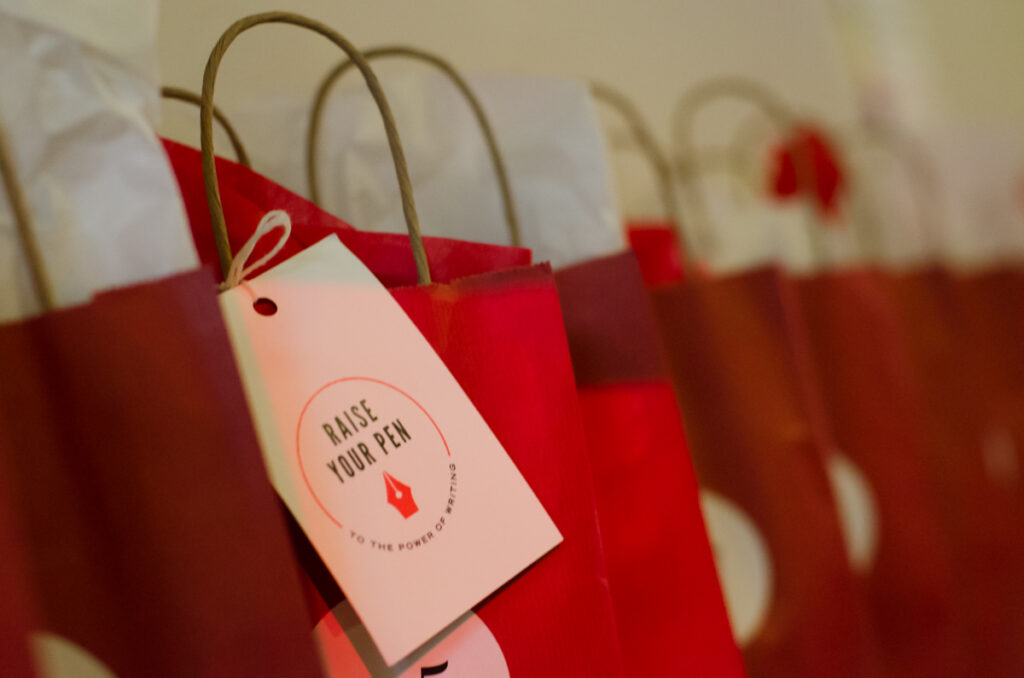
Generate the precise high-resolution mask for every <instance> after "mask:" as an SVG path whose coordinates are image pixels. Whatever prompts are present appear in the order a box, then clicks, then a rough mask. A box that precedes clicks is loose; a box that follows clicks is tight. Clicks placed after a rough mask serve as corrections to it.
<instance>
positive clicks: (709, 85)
mask: <svg viewBox="0 0 1024 678" xmlns="http://www.w3.org/2000/svg"><path fill="white" fill-rule="evenodd" d="M723 99H740V100H742V101H746V102H748V103H750V104H751V105H753V106H754V107H755V108H756V109H758V110H759V111H761V112H762V113H763V114H764V116H765V117H766V118H768V120H769V121H770V122H771V123H772V124H773V125H774V126H775V128H776V129H777V130H778V134H779V137H784V136H785V135H786V134H787V133H789V132H790V131H791V130H792V129H793V127H795V125H796V123H797V117H796V115H795V114H794V113H793V112H792V111H790V109H789V108H788V107H787V106H786V105H785V104H784V103H783V102H782V101H781V100H779V98H778V97H776V96H775V95H774V94H773V93H772V92H771V91H770V90H769V89H767V88H766V87H763V86H761V85H760V84H758V83H757V82H754V81H753V80H748V79H746V78H740V77H723V78H716V79H712V80H708V81H705V82H703V83H700V84H698V85H697V86H695V87H693V88H691V89H690V90H688V91H687V92H685V93H684V94H683V96H682V97H681V98H680V99H679V101H678V102H677V103H676V107H675V110H674V111H673V114H672V143H673V150H674V151H675V164H676V167H677V169H678V171H679V174H680V176H681V177H682V179H683V182H682V184H683V195H684V196H686V202H687V203H688V205H689V208H690V212H691V215H692V216H693V217H694V218H693V229H694V235H695V240H697V241H698V242H701V243H704V242H706V239H707V234H708V224H707V218H708V215H707V205H706V203H705V201H704V195H703V193H702V192H701V190H700V188H699V186H698V185H697V183H698V182H697V181H695V176H696V174H697V162H696V144H695V142H694V138H693V136H694V128H695V124H694V123H695V121H696V118H697V114H698V113H700V111H701V110H702V109H703V108H704V107H705V106H707V105H708V104H711V103H713V102H715V101H720V100H723ZM798 155H799V156H800V157H799V158H794V161H795V162H794V164H795V166H796V171H797V181H798V183H799V184H800V185H810V186H812V187H813V186H814V185H815V184H816V183H817V177H816V176H815V173H814V167H813V166H812V164H811V159H810V158H808V157H805V156H804V155H803V154H798ZM810 218H812V219H813V217H810ZM810 233H811V235H812V242H813V244H814V245H815V248H816V249H817V250H818V252H817V254H819V255H820V254H821V252H820V250H821V244H820V242H819V238H817V237H816V235H817V231H816V229H813V228H812V229H811V230H810ZM816 258H819V259H820V256H818V257H816Z"/></svg>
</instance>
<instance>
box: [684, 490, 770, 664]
mask: <svg viewBox="0 0 1024 678" xmlns="http://www.w3.org/2000/svg"><path fill="white" fill-rule="evenodd" d="M700 505H701V511H702V512H703V513H704V523H705V524H706V525H707V529H708V538H709V539H710V541H711V547H712V549H713V550H714V554H715V569H716V570H717V571H718V579H719V581H720V582H721V584H722V595H723V597H724V598H725V608H726V611H727V612H728V613H729V624H730V626H732V634H733V636H734V637H735V638H736V643H737V644H738V645H739V646H740V647H745V646H746V645H747V644H748V643H749V642H750V641H751V640H753V639H754V638H755V637H756V636H757V634H758V633H759V632H760V630H761V626H762V625H763V624H764V622H765V620H766V619H767V618H768V610H769V609H770V607H771V602H772V584H773V581H772V580H773V577H774V573H773V571H772V561H771V557H770V556H769V554H768V545H767V543H766V542H765V539H764V537H763V536H761V532H760V530H758V529H757V526H756V525H755V524H754V521H752V520H751V519H750V518H749V517H748V516H747V514H746V513H745V512H744V511H743V509H741V508H740V507H739V506H737V505H736V504H735V503H734V502H732V501H730V500H729V499H726V498H725V497H723V496H722V495H720V494H718V493H717V492H712V491H711V490H705V489H702V490H701V492H700Z"/></svg>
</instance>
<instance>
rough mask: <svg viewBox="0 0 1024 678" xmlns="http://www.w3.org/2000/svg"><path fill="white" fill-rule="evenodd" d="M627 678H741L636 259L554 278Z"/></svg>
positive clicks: (609, 260) (613, 259)
mask: <svg viewBox="0 0 1024 678" xmlns="http://www.w3.org/2000/svg"><path fill="white" fill-rule="evenodd" d="M555 279H556V281H557V284H558V293H559V297H560V299H561V303H562V312H563V315H564V317H565V325H566V333H567V335H568V338H569V349H570V352H571V354H572V360H573V368H574V371H575V374H576V385H577V389H578V392H579V397H580V403H581V405H582V409H583V425H584V429H585V431H586V436H587V446H588V449H589V451H590V462H591V469H592V470H593V474H594V491H595V497H596V501H597V511H598V518H599V520H600V524H601V538H602V542H603V544H604V553H605V558H606V560H607V562H608V576H609V578H610V581H611V591H612V599H613V601H614V603H615V613H616V617H617V619H618V620H620V623H619V624H618V630H619V638H620V639H621V642H622V652H623V660H624V663H625V665H626V674H627V675H630V676H638V677H640V676H643V677H646V676H721V677H726V676H742V675H744V673H743V663H742V659H741V657H740V653H739V650H738V648H737V647H736V643H735V641H734V640H733V637H732V631H731V629H730V628H729V620H728V618H727V616H726V611H725V604H724V601H723V600H722V592H721V589H720V587H719V584H718V575H717V574H716V572H715V564H714V560H713V558H712V554H711V548H710V545H709V543H708V538H707V534H706V532H705V529H704V520H703V517H702V515H701V511H700V504H699V497H698V488H697V482H696V479H695V478H694V475H693V467H692V465H691V461H690V456H689V451H688V450H687V447H686V439H685V436H684V434H683V427H682V421H681V418H680V414H679V409H678V406H677V405H676V401H675V394H674V392H673V391H672V385H671V382H670V381H669V379H668V373H667V370H666V368H665V365H664V362H663V357H662V355H661V348H660V346H659V344H658V336H657V329H656V327H655V324H654V317H653V312H652V309H651V306H650V302H649V300H648V299H647V293H646V291H645V289H644V283H643V279H642V278H641V276H640V271H639V268H638V266H637V263H636V258H635V257H634V256H633V254H632V253H626V254H620V255H614V256H610V257H606V258H602V259H597V260H594V261H590V262H587V263H585V264H580V265H578V266H573V267H571V268H568V269H565V270H562V271H559V272H558V273H557V274H556V276H555Z"/></svg>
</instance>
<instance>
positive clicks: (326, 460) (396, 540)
mask: <svg viewBox="0 0 1024 678" xmlns="http://www.w3.org/2000/svg"><path fill="white" fill-rule="evenodd" d="M296 445H297V449H298V458H299V468H300V470H301V472H302V477H303V480H304V481H305V483H306V485H307V487H308V488H309V491H310V493H311V494H312V495H313V497H314V499H315V500H316V502H317V504H319V506H320V508H321V509H323V511H324V513H325V514H327V516H328V518H329V519H330V520H331V521H333V522H334V523H335V524H336V525H337V526H338V527H340V528H342V529H344V530H346V533H347V535H348V536H349V537H350V538H351V539H353V540H355V541H356V542H358V543H359V544H364V545H366V546H368V547H370V548H374V549H378V550H382V551H392V552H403V551H413V550H417V549H419V548H423V547H425V546H428V545H429V544H430V542H431V541H432V540H434V539H436V538H438V537H439V536H440V534H441V533H443V531H444V529H445V527H446V526H447V525H448V522H449V521H450V519H451V516H452V514H453V511H454V508H455V505H456V499H457V496H458V494H457V487H458V474H457V467H456V463H455V459H454V458H453V457H452V454H451V450H450V449H449V448H448V443H447V442H446V441H445V438H444V434H442V433H441V429H440V428H439V427H438V426H437V424H436V423H435V422H434V420H433V419H432V418H431V416H430V414H429V413H428V412H427V411H426V410H425V409H424V408H423V407H422V406H421V405H420V404H419V403H418V402H417V401H416V400H415V399H413V398H412V396H410V395H409V394H407V393H405V392H404V391H402V390H401V389H399V388H397V387H395V386H393V385H391V384H388V383H386V382H383V381H380V380H378V379H372V378H369V377H347V378H345V379H338V380H336V381H332V382H330V383H329V384H327V385H325V386H323V387H322V388H321V389H320V390H318V391H317V392H316V393H315V394H313V396H312V397H311V398H310V399H309V401H308V402H307V403H306V405H305V407H304V408H303V410H302V414H301V415H300V416H299V425H298V432H297V443H296Z"/></svg>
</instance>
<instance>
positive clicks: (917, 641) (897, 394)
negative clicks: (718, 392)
mask: <svg viewBox="0 0 1024 678" xmlns="http://www.w3.org/2000/svg"><path fill="white" fill-rule="evenodd" d="M880 276H882V274H880V273H877V272H875V271H871V270H867V269H860V270H848V271H835V272H829V273H821V274H817V275H814V276H811V277H807V278H801V279H799V280H798V281H797V291H798V293H799V298H800V306H801V310H802V313H803V318H804V321H805V327H806V329H807V336H808V345H809V347H810V349H811V352H812V354H813V358H814V362H815V365H816V367H817V370H816V376H817V378H818V384H819V386H820V388H821V395H822V403H823V404H824V406H825V409H826V411H827V415H828V418H829V422H830V424H831V428H832V432H833V434H834V436H835V441H836V444H837V446H838V449H839V450H841V452H842V453H843V454H844V455H846V456H847V457H848V458H849V459H850V460H852V462H853V463H854V464H855V467H852V468H855V469H857V470H856V471H853V473H862V474H863V476H864V478H865V479H866V480H867V483H866V486H867V487H868V488H870V489H869V491H870V492H871V495H872V496H873V500H874V502H875V503H876V504H877V523H874V524H865V525H863V526H862V528H861V529H860V530H857V531H858V532H859V533H860V534H861V535H862V536H861V538H860V539H855V540H854V541H855V542H857V543H855V545H854V553H853V564H854V570H855V571H856V572H857V574H859V575H860V576H861V577H863V578H864V580H865V582H866V585H867V591H868V601H869V606H870V612H871V615H872V620H873V622H874V624H875V628H876V629H877V632H878V640H879V646H880V650H881V652H882V653H883V655H884V657H885V660H886V663H887V665H888V666H890V667H891V668H893V670H894V671H895V674H896V675H901V676H953V675H965V670H966V666H965V665H964V659H965V657H964V653H963V648H962V647H961V642H960V640H961V639H960V637H959V636H958V634H957V627H956V618H955V617H956V610H955V607H954V604H953V603H954V601H953V592H954V589H955V582H954V579H953V573H952V570H951V562H950V554H949V549H948V544H947V542H946V538H945V534H944V533H943V530H942V524H941V521H940V519H939V513H938V506H937V503H936V499H937V498H936V496H935V493H934V488H933V486H932V477H931V471H930V463H931V461H930V455H931V450H930V448H929V447H928V445H927V441H926V439H925V436H924V423H923V420H922V413H921V412H920V407H919V404H918V403H917V401H916V400H915V393H914V390H913V387H912V381H913V375H912V371H913V370H912V367H911V364H910V358H909V356H908V355H907V354H906V351H905V348H904V345H903V342H902V335H901V330H900V318H899V315H898V313H897V309H896V308H895V307H894V306H893V304H892V302H891V300H890V299H889V298H888V297H887V296H886V293H885V287H884V283H883V282H882V281H881V280H880ZM833 472H838V473H840V474H842V473H844V471H842V468H841V467H836V468H835V469H833ZM845 473H847V474H849V473H850V471H849V470H847V471H845ZM834 480H837V481H839V482H840V483H842V482H844V481H843V480H842V476H841V475H840V477H838V478H834ZM851 480H852V481H854V482H855V481H856V478H855V476H851V477H850V478H849V479H848V480H847V481H846V482H850V481H851ZM855 529H856V528H855ZM858 546H859V548H858Z"/></svg>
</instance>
